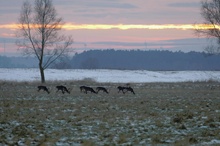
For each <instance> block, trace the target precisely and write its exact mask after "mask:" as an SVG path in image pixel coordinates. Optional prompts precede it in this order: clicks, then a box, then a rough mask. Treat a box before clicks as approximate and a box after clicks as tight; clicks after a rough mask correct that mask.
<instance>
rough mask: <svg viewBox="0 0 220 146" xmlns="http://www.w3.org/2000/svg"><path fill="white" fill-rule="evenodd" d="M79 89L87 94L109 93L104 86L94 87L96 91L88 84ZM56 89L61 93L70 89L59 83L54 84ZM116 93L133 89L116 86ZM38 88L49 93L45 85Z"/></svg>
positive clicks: (68, 91) (132, 91)
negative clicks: (58, 84) (57, 84)
mask: <svg viewBox="0 0 220 146" xmlns="http://www.w3.org/2000/svg"><path fill="white" fill-rule="evenodd" d="M79 88H80V91H81V92H84V93H86V94H87V92H88V91H89V92H91V93H95V94H98V93H99V91H103V92H105V93H107V94H108V93H109V92H108V90H107V89H106V88H105V87H97V88H96V91H95V90H94V89H93V88H92V87H88V86H80V87H79ZM56 89H57V91H56V92H58V91H61V92H62V93H63V94H64V93H65V92H66V93H69V94H70V89H67V88H66V87H65V86H63V85H61V86H56ZM117 89H118V93H119V92H122V93H123V94H125V93H126V92H128V91H130V92H131V93H133V94H135V93H134V90H133V89H132V88H131V87H130V86H126V87H124V86H118V88H117ZM40 90H43V91H46V92H47V93H48V94H49V93H50V91H49V89H48V88H47V87H46V86H38V92H39V91H40Z"/></svg>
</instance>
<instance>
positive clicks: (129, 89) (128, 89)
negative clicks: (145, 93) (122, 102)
mask: <svg viewBox="0 0 220 146" xmlns="http://www.w3.org/2000/svg"><path fill="white" fill-rule="evenodd" d="M124 90H126V92H128V91H130V92H132V93H133V94H135V93H134V90H133V89H132V88H131V87H125V89H124Z"/></svg>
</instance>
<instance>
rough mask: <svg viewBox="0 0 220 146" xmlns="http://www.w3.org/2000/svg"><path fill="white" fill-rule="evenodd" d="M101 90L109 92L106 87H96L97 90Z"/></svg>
mask: <svg viewBox="0 0 220 146" xmlns="http://www.w3.org/2000/svg"><path fill="white" fill-rule="evenodd" d="M99 91H103V92H105V93H107V94H108V93H109V92H108V91H107V89H106V88H105V87H97V88H96V92H97V93H99Z"/></svg>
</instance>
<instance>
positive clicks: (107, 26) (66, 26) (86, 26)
mask: <svg viewBox="0 0 220 146" xmlns="http://www.w3.org/2000/svg"><path fill="white" fill-rule="evenodd" d="M38 27H39V26H38ZM59 27H60V26H59ZM18 28H19V24H6V25H0V29H18ZM62 28H63V29H66V30H80V29H89V30H108V29H119V30H128V29H150V30H162V29H180V30H191V29H214V28H215V29H220V26H219V25H215V26H213V25H206V24H196V25H194V24H161V25H159V24H151V25H144V24H72V23H67V24H64V25H63V26H62Z"/></svg>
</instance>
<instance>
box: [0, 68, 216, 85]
mask: <svg viewBox="0 0 220 146" xmlns="http://www.w3.org/2000/svg"><path fill="white" fill-rule="evenodd" d="M45 76H46V80H50V81H59V80H62V81H63V80H83V79H92V80H94V81H97V82H110V83H127V82H130V83H132V82H133V83H144V82H146V83H149V82H188V81H189V82H195V81H210V80H211V81H220V71H146V70H79V69H76V70H73V69H69V70H56V69H47V70H45ZM0 80H5V81H19V82H20V81H39V80H40V73H39V70H38V69H3V68H1V69H0Z"/></svg>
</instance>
